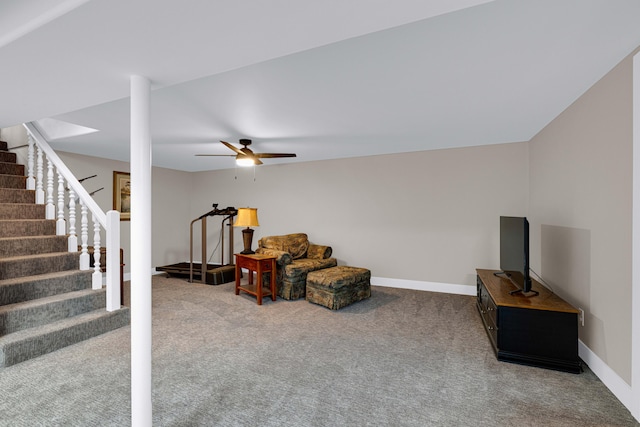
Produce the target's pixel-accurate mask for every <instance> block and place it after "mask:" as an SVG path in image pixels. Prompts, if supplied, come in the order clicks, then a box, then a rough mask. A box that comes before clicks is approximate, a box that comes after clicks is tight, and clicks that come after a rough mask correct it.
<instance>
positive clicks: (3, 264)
mask: <svg viewBox="0 0 640 427" xmlns="http://www.w3.org/2000/svg"><path fill="white" fill-rule="evenodd" d="M79 258H80V256H79V254H78V253H77V252H53V253H50V254H37V255H24V256H16V257H10V258H3V259H0V280H3V279H11V278H13V277H24V276H33V275H38V274H45V273H51V272H54V271H65V270H77V269H78V268H80V259H79Z"/></svg>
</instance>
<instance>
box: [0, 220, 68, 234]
mask: <svg viewBox="0 0 640 427" xmlns="http://www.w3.org/2000/svg"><path fill="white" fill-rule="evenodd" d="M55 234H56V221H55V220H53V219H0V238H1V237H20V236H51V235H55Z"/></svg>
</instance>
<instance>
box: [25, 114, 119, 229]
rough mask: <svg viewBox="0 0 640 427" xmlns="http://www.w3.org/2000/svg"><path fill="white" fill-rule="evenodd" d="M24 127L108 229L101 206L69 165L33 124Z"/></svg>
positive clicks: (26, 124) (77, 194)
mask: <svg viewBox="0 0 640 427" xmlns="http://www.w3.org/2000/svg"><path fill="white" fill-rule="evenodd" d="M24 127H25V128H27V131H29V133H30V134H31V136H32V137H33V139H34V140H36V141H37V142H38V147H40V149H41V150H42V152H43V153H44V154H46V155H47V158H48V159H49V160H51V162H52V163H53V164H54V165H55V167H56V168H57V169H58V172H59V173H60V175H62V176H63V177H64V179H65V180H66V181H67V185H68V186H70V187H71V188H72V189H73V191H74V192H75V193H76V196H78V197H79V198H80V200H82V201H83V202H84V203H85V204H86V206H87V208H88V209H89V211H90V212H91V213H92V214H93V215H96V219H97V220H98V222H99V223H100V225H101V226H103V227H105V228H106V226H107V215H106V214H105V213H104V212H103V211H102V209H100V206H98V203H96V201H95V200H94V199H93V197H91V196H90V195H89V192H88V191H87V190H86V189H85V188H84V187H83V186H82V184H80V182H79V181H78V179H77V178H76V177H75V175H73V172H71V171H70V170H69V168H68V167H67V165H65V164H64V163H63V162H62V160H61V159H60V157H58V155H57V154H56V152H55V151H53V149H52V148H51V147H50V146H49V144H48V143H47V142H46V141H47V140H46V139H45V138H44V136H42V134H41V133H40V131H38V129H37V128H36V127H35V125H34V124H33V123H25V124H24Z"/></svg>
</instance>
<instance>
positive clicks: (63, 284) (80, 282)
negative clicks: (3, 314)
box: [0, 270, 93, 304]
mask: <svg viewBox="0 0 640 427" xmlns="http://www.w3.org/2000/svg"><path fill="white" fill-rule="evenodd" d="M92 274H93V270H85V271H80V270H73V271H58V272H55V273H47V274H39V275H37V276H25V277H14V278H12V279H5V280H0V304H14V303H18V302H22V301H27V300H32V299H38V298H45V297H48V296H51V295H56V294H62V293H65V292H73V291H78V290H82V289H89V288H91V275H92Z"/></svg>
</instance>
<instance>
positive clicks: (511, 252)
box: [500, 216, 532, 293]
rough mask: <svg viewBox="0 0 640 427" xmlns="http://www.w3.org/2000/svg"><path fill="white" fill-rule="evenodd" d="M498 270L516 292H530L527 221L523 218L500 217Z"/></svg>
mask: <svg viewBox="0 0 640 427" xmlns="http://www.w3.org/2000/svg"><path fill="white" fill-rule="evenodd" d="M500 269H501V270H502V272H503V273H504V274H505V275H506V276H507V277H508V278H509V279H510V280H511V282H513V284H514V285H515V286H516V287H517V289H516V290H515V291H513V292H511V293H516V292H532V291H531V277H530V275H529V221H527V218H525V217H515V216H501V217H500Z"/></svg>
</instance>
